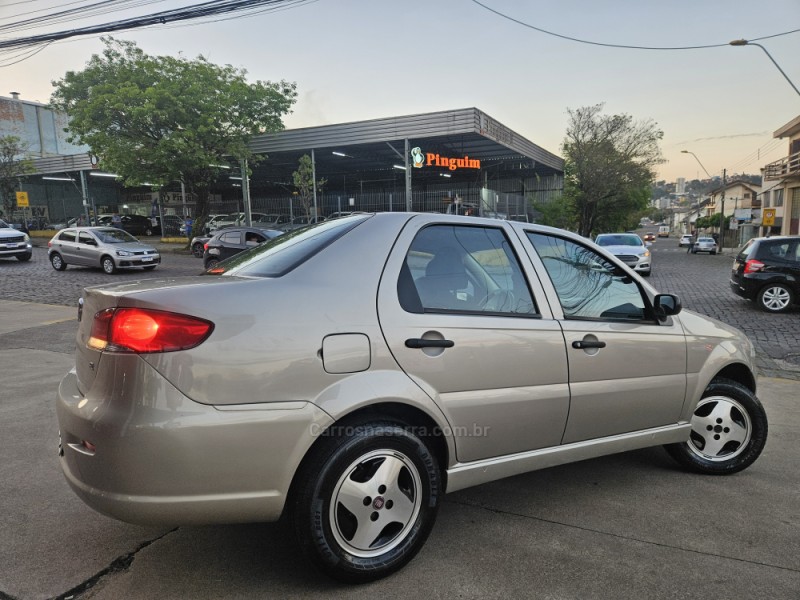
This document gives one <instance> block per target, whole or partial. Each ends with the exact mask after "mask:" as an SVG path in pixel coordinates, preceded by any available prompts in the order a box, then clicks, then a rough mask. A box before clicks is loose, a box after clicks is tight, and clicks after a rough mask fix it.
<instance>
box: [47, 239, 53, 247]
mask: <svg viewBox="0 0 800 600" xmlns="http://www.w3.org/2000/svg"><path fill="white" fill-rule="evenodd" d="M52 245H53V240H50V241H48V242H47V247H48V248H50V247H51V246H52Z"/></svg>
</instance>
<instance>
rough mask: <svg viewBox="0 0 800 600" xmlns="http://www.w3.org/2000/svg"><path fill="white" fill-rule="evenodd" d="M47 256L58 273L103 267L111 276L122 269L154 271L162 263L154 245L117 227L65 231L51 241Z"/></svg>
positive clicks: (48, 245) (57, 234)
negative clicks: (70, 267)
mask: <svg viewBox="0 0 800 600" xmlns="http://www.w3.org/2000/svg"><path fill="white" fill-rule="evenodd" d="M47 248H48V250H47V256H48V258H49V259H50V264H51V265H52V266H53V268H54V269H55V270H56V271H63V270H64V269H66V268H67V266H68V265H75V266H81V267H100V268H101V269H103V271H105V272H106V273H108V274H109V275H111V274H113V273H116V272H117V271H118V270H119V269H135V268H143V269H144V270H145V271H152V270H153V269H155V268H156V267H157V266H158V264H159V263H160V262H161V255H160V254H159V253H158V250H156V249H155V248H154V247H153V246H150V245H148V244H143V243H142V242H140V241H139V240H137V239H136V238H135V237H133V236H132V235H131V234H130V233H128V232H127V231H124V230H122V229H118V228H116V227H75V228H68V229H62V230H61V231H59V232H58V233H56V234H55V235H54V236H53V238H52V239H51V240H50V241H49V242H47Z"/></svg>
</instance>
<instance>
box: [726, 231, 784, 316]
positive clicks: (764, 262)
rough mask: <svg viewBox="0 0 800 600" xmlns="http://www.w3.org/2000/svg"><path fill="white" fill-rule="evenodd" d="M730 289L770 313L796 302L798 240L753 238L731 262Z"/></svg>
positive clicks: (780, 310)
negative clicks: (753, 301)
mask: <svg viewBox="0 0 800 600" xmlns="http://www.w3.org/2000/svg"><path fill="white" fill-rule="evenodd" d="M731 289H732V290H733V291H734V293H736V294H738V295H740V296H742V297H744V298H747V299H748V300H755V301H756V302H757V304H758V306H759V308H761V309H762V310H765V311H767V312H771V313H778V312H784V311H787V310H789V308H790V307H791V305H792V304H794V303H796V302H798V301H800V236H796V235H795V236H779V237H769V238H755V239H752V240H750V241H749V242H747V244H745V246H744V248H742V251H741V252H739V254H738V256H737V257H736V258H735V259H734V261H733V273H731Z"/></svg>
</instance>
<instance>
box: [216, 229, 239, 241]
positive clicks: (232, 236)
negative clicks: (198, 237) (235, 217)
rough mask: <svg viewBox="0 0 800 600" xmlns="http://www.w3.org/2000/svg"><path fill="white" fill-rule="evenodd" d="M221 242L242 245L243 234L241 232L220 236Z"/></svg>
mask: <svg viewBox="0 0 800 600" xmlns="http://www.w3.org/2000/svg"><path fill="white" fill-rule="evenodd" d="M219 241H221V242H223V243H225V244H241V243H242V234H241V232H240V231H231V232H228V233H223V234H222V235H221V236H219Z"/></svg>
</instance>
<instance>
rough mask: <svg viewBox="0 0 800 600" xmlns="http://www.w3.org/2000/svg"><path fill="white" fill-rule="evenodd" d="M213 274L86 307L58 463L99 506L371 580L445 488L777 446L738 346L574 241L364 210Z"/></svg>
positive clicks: (738, 463) (709, 464) (609, 257)
mask: <svg viewBox="0 0 800 600" xmlns="http://www.w3.org/2000/svg"><path fill="white" fill-rule="evenodd" d="M213 273H217V274H212V272H209V273H207V274H205V275H200V276H193V277H186V278H179V279H152V280H146V281H138V282H131V281H125V282H124V283H112V284H107V285H104V286H97V287H91V288H87V289H86V290H85V292H84V296H83V298H82V302H81V305H80V309H79V313H78V314H79V318H80V323H79V328H78V335H77V350H76V366H75V368H74V369H73V370H72V371H70V372H69V373H68V374H67V375H66V376H65V378H64V379H63V381H62V382H61V385H60V388H59V390H58V400H57V404H56V407H57V415H58V421H59V432H60V440H61V444H60V456H61V458H60V462H61V466H62V469H63V471H64V474H65V476H66V479H67V481H68V482H69V485H70V486H71V487H72V489H73V490H74V491H75V493H76V494H78V496H80V497H81V498H82V499H83V500H84V501H85V502H86V503H87V504H89V505H90V506H92V507H93V508H95V509H96V510H98V511H100V512H102V513H105V514H107V515H110V516H112V517H115V518H118V519H122V520H125V521H131V522H136V523H150V524H170V525H173V524H182V523H190V524H210V523H239V522H258V521H271V520H276V519H278V518H279V517H280V516H281V515H282V514H283V513H284V512H285V513H287V514H288V516H289V517H290V523H291V529H292V531H293V533H294V535H296V537H297V540H298V542H299V548H300V549H301V551H302V552H303V553H304V554H305V555H306V556H307V557H308V558H309V559H310V560H311V561H312V562H313V563H314V564H316V565H317V566H318V567H320V568H321V569H322V570H323V571H324V572H325V573H327V574H329V575H331V576H332V577H335V578H338V579H341V580H344V581H350V582H364V581H370V580H374V579H377V578H380V577H384V576H386V575H388V574H390V573H392V572H394V571H396V570H398V569H400V568H401V567H403V565H405V564H406V563H408V561H410V560H411V559H412V558H413V557H414V555H415V554H416V553H417V552H418V551H419V549H420V548H421V547H422V545H423V544H424V542H425V539H426V538H427V536H428V534H429V533H430V531H431V529H432V527H433V525H434V521H435V519H436V513H437V510H438V508H439V506H440V505H441V503H442V497H443V495H444V494H445V493H448V492H454V491H457V490H460V489H464V488H467V487H470V486H475V485H479V484H483V483H486V482H490V481H493V480H496V479H500V478H502V477H509V476H513V475H517V474H520V473H525V472H527V471H532V470H535V469H543V468H548V467H552V466H555V465H559V464H563V463H567V462H571V461H578V460H584V459H587V458H592V457H596V456H601V455H605V454H611V453H615V452H622V451H627V450H635V449H639V448H643V447H647V446H655V445H662V444H663V445H665V446H666V448H667V451H668V453H669V454H670V455H671V456H672V457H673V458H674V459H676V460H677V461H678V462H679V463H680V464H681V465H683V466H684V467H686V468H688V469H691V470H693V471H696V472H700V473H709V474H719V475H723V474H728V473H735V472H737V471H740V470H742V469H745V468H747V467H748V466H750V465H751V464H753V462H754V461H755V460H756V458H757V457H758V456H759V454H760V453H761V450H762V448H763V447H764V444H765V442H766V437H767V421H766V416H765V413H764V410H763V408H762V406H761V404H760V402H759V400H758V398H757V396H756V377H755V365H754V362H755V357H754V352H753V346H752V344H751V343H750V342H749V340H748V339H747V337H745V336H744V335H743V334H742V333H741V332H739V331H737V330H736V329H734V328H732V327H730V326H728V325H725V324H723V323H720V322H719V321H715V320H713V319H710V318H706V317H702V316H700V315H698V314H695V313H692V312H690V311H684V310H682V309H681V304H680V301H679V299H678V298H677V297H676V296H674V295H672V294H661V293H658V292H657V291H656V290H655V289H654V288H652V287H651V286H650V285H648V283H647V282H646V281H645V280H644V279H641V278H640V277H639V276H638V275H637V274H635V273H633V272H631V270H630V269H628V268H627V267H626V266H625V265H624V263H623V262H622V261H620V260H619V259H618V258H617V257H615V256H614V255H613V254H611V253H608V252H606V251H605V250H604V249H603V248H600V247H598V246H596V245H595V244H593V243H592V242H590V241H588V240H586V239H584V238H582V237H579V236H577V235H574V234H571V233H569V232H566V231H562V230H558V229H552V228H548V227H543V226H539V225H534V224H530V223H524V222H517V221H503V220H498V219H487V218H477V217H460V216H453V215H442V214H419V213H399V212H395V213H381V214H376V215H352V216H348V217H343V218H340V219H334V220H331V221H324V222H322V223H320V224H318V225H315V226H310V227H307V228H304V229H300V230H297V231H295V232H291V233H288V234H286V235H283V236H280V237H277V238H274V239H272V240H269V241H267V242H265V243H264V244H261V245H259V246H257V247H255V248H252V249H250V250H247V251H245V252H243V253H241V254H238V255H236V256H234V257H232V258H230V259H228V260H225V261H223V262H221V263H220V264H219V265H218V266H217V268H216V269H214V271H213ZM654 357H657V360H654ZM658 470H659V469H655V470H654V473H656V472H657V471H658ZM714 485H715V486H722V487H727V488H728V491H727V492H726V493H729V494H735V493H736V482H735V481H729V482H715V484H714ZM587 493H589V492H588V491H587ZM626 500H627V498H625V499H621V501H626ZM487 551H488V550H487Z"/></svg>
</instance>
